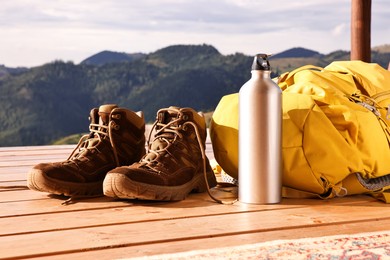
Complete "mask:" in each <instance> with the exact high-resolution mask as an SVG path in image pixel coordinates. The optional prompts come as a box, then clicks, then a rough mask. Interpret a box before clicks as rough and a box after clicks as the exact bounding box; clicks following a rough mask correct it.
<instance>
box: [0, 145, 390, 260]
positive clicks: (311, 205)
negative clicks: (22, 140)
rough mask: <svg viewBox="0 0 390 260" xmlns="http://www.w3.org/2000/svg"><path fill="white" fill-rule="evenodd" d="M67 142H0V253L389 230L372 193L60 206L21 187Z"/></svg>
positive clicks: (126, 249) (164, 249)
mask: <svg viewBox="0 0 390 260" xmlns="http://www.w3.org/2000/svg"><path fill="white" fill-rule="evenodd" d="M72 149H73V146H72V145H64V146H37V147H9V148H7V147H6V148H0V186H1V189H0V207H1V208H0V209H1V211H0V258H1V259H7V258H8V259H19V258H20V259H28V258H39V259H79V258H80V259H81V258H82V259H116V258H126V257H134V256H145V255H154V254H162V253H173V252H182V251H188V250H195V249H209V248H217V247H225V246H233V245H241V244H250V243H256V242H263V241H270V240H276V239H293V238H302V237H317V236H324V235H336V234H353V233H360V232H368V231H379V230H390V207H389V205H386V204H384V203H383V202H380V201H377V200H375V199H373V198H371V197H369V196H354V197H346V198H338V199H333V200H328V201H322V200H316V199H313V200H311V199H301V200H299V199H283V201H282V203H281V204H277V205H246V204H242V203H239V202H238V203H235V204H234V205H220V204H217V203H215V202H213V201H212V200H211V199H210V198H209V197H208V195H207V193H204V194H191V195H190V196H189V197H188V198H187V199H186V200H184V201H180V202H169V203H167V202H147V201H131V200H114V199H111V198H107V197H100V198H93V199H85V200H80V201H77V202H76V203H74V204H70V205H62V202H63V201H64V200H65V198H61V197H58V196H51V195H48V194H46V193H41V192H36V191H30V190H28V189H26V188H25V185H26V173H27V172H28V171H29V169H30V168H31V167H32V166H33V165H34V164H37V163H39V162H49V161H59V160H64V159H66V157H67V155H68V154H69V153H70V151H71V150H72ZM208 155H209V157H212V152H211V147H210V144H209V145H208ZM214 192H216V193H218V194H219V196H229V193H226V192H223V191H214Z"/></svg>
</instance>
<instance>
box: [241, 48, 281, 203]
mask: <svg viewBox="0 0 390 260" xmlns="http://www.w3.org/2000/svg"><path fill="white" fill-rule="evenodd" d="M251 73H252V77H251V79H250V80H249V81H248V82H246V83H245V84H244V85H243V86H242V87H241V89H240V92H239V129H238V131H239V139H238V146H239V151H238V152H239V153H238V158H239V170H238V182H239V186H238V199H239V201H240V202H243V203H253V204H270V203H279V202H280V201H281V197H282V196H281V194H282V91H281V90H280V88H279V87H278V85H277V84H276V83H275V82H274V81H273V80H272V79H271V67H270V64H269V61H268V55H266V54H257V55H256V56H255V57H254V60H253V64H252V71H251Z"/></svg>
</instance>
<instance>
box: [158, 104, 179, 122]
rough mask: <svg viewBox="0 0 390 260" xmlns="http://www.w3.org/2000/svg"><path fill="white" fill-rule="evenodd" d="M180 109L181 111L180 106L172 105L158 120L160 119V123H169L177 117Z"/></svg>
mask: <svg viewBox="0 0 390 260" xmlns="http://www.w3.org/2000/svg"><path fill="white" fill-rule="evenodd" d="M179 111H180V108H178V107H174V106H171V107H169V108H168V109H167V110H165V111H163V112H161V113H160V114H159V115H158V120H159V121H160V123H163V124H168V123H170V122H171V121H173V120H176V119H177V116H178V114H179Z"/></svg>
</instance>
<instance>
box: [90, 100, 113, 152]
mask: <svg viewBox="0 0 390 260" xmlns="http://www.w3.org/2000/svg"><path fill="white" fill-rule="evenodd" d="M117 107H118V106H117V105H115V104H108V105H101V106H100V107H99V111H98V115H99V125H108V123H109V121H110V114H111V111H112V110H113V109H114V108H117ZM99 130H101V131H103V132H105V131H107V130H104V129H103V128H102V127H99ZM99 142H100V140H99V139H98V138H97V134H96V133H95V135H94V138H91V139H89V140H88V143H87V147H94V146H96V145H97V144H98V143H99Z"/></svg>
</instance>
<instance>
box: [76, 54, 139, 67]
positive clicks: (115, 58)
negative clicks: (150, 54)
mask: <svg viewBox="0 0 390 260" xmlns="http://www.w3.org/2000/svg"><path fill="white" fill-rule="evenodd" d="M145 55H146V54H143V53H124V52H114V51H102V52H99V53H97V54H94V55H92V56H91V57H88V58H86V59H85V60H83V61H82V62H81V64H87V65H96V66H101V65H104V64H107V63H116V62H131V61H134V60H138V59H141V58H143V57H144V56H145Z"/></svg>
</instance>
